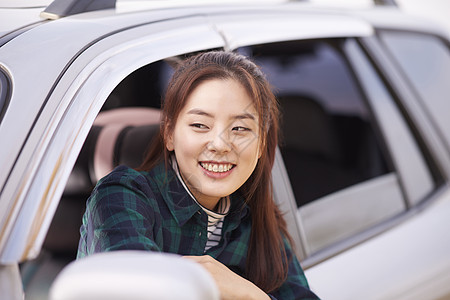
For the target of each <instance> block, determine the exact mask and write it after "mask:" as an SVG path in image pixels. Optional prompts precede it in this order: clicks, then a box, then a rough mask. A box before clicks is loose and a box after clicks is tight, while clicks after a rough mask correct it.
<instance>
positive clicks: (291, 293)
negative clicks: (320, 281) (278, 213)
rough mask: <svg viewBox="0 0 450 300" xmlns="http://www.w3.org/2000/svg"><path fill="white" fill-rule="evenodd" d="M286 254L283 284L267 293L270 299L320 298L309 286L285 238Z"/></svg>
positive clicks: (311, 299)
mask: <svg viewBox="0 0 450 300" xmlns="http://www.w3.org/2000/svg"><path fill="white" fill-rule="evenodd" d="M284 245H285V249H286V255H287V258H288V260H289V265H288V274H287V278H286V281H285V282H284V283H283V285H282V286H281V287H280V288H279V289H277V290H275V291H274V292H272V293H271V294H269V297H270V298H271V299H272V300H294V299H295V300H300V299H302V300H316V299H320V298H319V297H317V295H315V294H314V292H312V291H311V290H310V288H309V285H308V281H307V280H306V276H305V274H304V272H303V269H302V267H301V266H300V263H299V261H298V260H297V257H296V256H295V255H294V254H293V251H292V248H291V246H290V245H289V243H288V242H287V241H286V240H285V242H284Z"/></svg>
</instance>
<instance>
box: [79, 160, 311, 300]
mask: <svg viewBox="0 0 450 300" xmlns="http://www.w3.org/2000/svg"><path fill="white" fill-rule="evenodd" d="M207 222H208V218H207V215H206V213H205V212H204V211H203V210H202V209H201V208H200V206H199V205H198V204H196V203H195V202H194V200H193V199H192V198H191V197H190V196H189V195H188V193H187V191H186V190H185V189H184V188H183V186H182V184H181V182H180V181H179V180H178V178H177V176H176V174H175V172H174V171H173V170H172V169H171V168H170V167H169V169H167V170H166V168H165V166H164V164H163V163H162V164H160V165H158V166H157V167H155V168H154V169H152V170H151V171H149V172H137V171H135V170H133V169H131V168H128V167H124V166H121V167H118V168H116V169H115V170H114V171H113V172H112V173H111V174H109V175H108V176H106V177H105V178H103V179H102V180H100V181H99V183H98V184H97V186H96V187H95V189H94V191H93V192H92V195H91V197H90V198H89V199H88V201H87V209H86V213H85V214H84V216H83V224H82V226H81V229H80V233H81V238H80V243H79V247H78V256H77V257H78V258H81V257H84V256H87V255H89V254H93V253H96V252H105V251H113V250H124V249H133V250H150V251H162V252H169V253H176V254H180V255H204V254H207V255H210V256H212V257H214V258H215V259H217V260H218V261H220V262H222V263H223V264H225V265H226V266H227V267H228V268H230V269H231V270H232V271H234V272H235V273H237V274H239V275H240V276H244V274H245V265H246V263H247V249H248V245H249V240H250V231H251V217H250V210H249V208H248V206H247V205H245V204H244V202H243V201H242V199H241V198H240V197H238V196H237V195H235V194H233V195H232V196H231V208H230V212H229V214H228V215H227V216H226V217H225V219H224V224H223V230H222V238H221V240H220V243H219V244H218V245H217V246H214V247H212V248H210V249H209V250H207V251H206V252H205V245H206V241H207ZM285 246H286V250H287V254H288V256H289V258H292V259H291V260H290V264H289V272H288V278H287V280H286V281H285V283H284V284H283V285H282V286H281V287H280V288H279V289H278V290H277V291H275V292H273V293H272V294H271V295H270V296H271V297H272V299H317V297H316V296H315V295H314V294H313V293H312V292H311V291H310V290H309V288H308V283H307V281H306V278H305V275H304V273H303V270H302V268H301V267H300V264H299V262H298V261H297V259H296V258H295V256H294V257H293V256H292V251H291V248H290V246H289V245H288V244H287V243H286V244H285Z"/></svg>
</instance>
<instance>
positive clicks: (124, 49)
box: [0, 12, 224, 295]
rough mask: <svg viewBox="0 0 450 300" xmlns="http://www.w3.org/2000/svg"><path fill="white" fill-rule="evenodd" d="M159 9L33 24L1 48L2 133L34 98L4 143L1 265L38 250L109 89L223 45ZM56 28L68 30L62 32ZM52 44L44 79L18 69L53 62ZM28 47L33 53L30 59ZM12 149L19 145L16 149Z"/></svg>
mask: <svg viewBox="0 0 450 300" xmlns="http://www.w3.org/2000/svg"><path fill="white" fill-rule="evenodd" d="M165 13H166V12H165ZM165 13H162V14H155V13H152V12H150V13H149V14H148V15H145V14H142V13H141V14H136V15H130V14H125V15H120V14H117V15H115V14H114V13H113V14H112V15H110V16H108V17H105V15H104V14H100V16H97V15H95V14H92V15H91V16H90V17H87V19H83V17H79V16H75V17H69V18H65V19H62V20H59V21H54V22H51V23H49V24H48V27H42V28H39V27H38V28H37V29H35V30H36V32H34V31H33V30H32V31H29V32H27V35H26V36H21V37H19V38H17V39H15V40H13V41H12V42H10V45H8V48H3V49H2V51H4V52H5V53H8V56H4V57H3V58H4V59H3V61H2V64H3V65H4V66H6V67H5V68H7V69H8V72H9V74H12V77H13V80H12V81H13V85H12V86H13V91H12V97H11V102H10V105H9V107H8V110H7V111H6V114H5V117H4V118H3V120H2V130H4V131H2V134H3V133H5V132H7V134H9V135H10V134H12V133H11V130H12V129H13V128H14V126H17V123H16V124H14V123H13V122H12V119H13V115H14V114H15V115H17V114H18V113H19V111H20V109H19V107H17V105H18V102H22V103H28V102H27V101H30V100H33V99H35V100H34V102H32V101H31V102H30V109H29V111H28V112H26V113H27V114H35V115H30V116H29V119H30V120H28V119H26V121H25V122H23V123H22V126H23V130H22V131H20V132H19V133H16V137H15V139H11V140H14V141H15V143H16V142H17V143H16V144H17V145H16V144H14V147H11V149H9V150H11V151H10V153H9V154H8V155H9V156H10V160H11V162H10V163H8V164H5V168H9V167H10V168H11V169H10V171H9V172H4V173H2V176H3V175H5V173H6V175H5V176H6V177H5V178H3V177H2V179H5V181H4V182H5V184H4V186H3V188H2V193H1V196H0V203H1V205H2V211H1V219H0V220H1V225H2V233H1V239H0V241H1V242H0V261H1V264H2V265H3V266H6V265H16V266H17V263H19V262H23V261H26V260H29V259H33V258H35V257H36V256H37V255H38V254H39V252H40V249H41V246H42V243H43V241H44V238H45V235H46V232H47V229H48V227H49V225H50V222H51V220H52V217H53V214H54V212H55V210H56V207H57V205H58V201H59V199H60V198H61V195H62V193H63V190H64V186H65V182H66V181H67V179H68V177H69V174H70V172H71V169H72V166H73V165H74V163H75V160H76V158H77V156H78V153H79V151H80V149H81V147H82V145H83V143H84V140H85V138H86V136H87V134H88V132H89V129H90V128H91V125H92V123H93V121H94V119H95V117H96V116H97V114H98V112H99V110H100V108H101V107H102V105H103V104H104V102H105V101H106V99H107V97H108V95H109V94H110V93H111V91H112V90H113V89H114V88H115V87H116V86H117V85H118V84H119V83H120V82H121V81H122V80H123V79H124V78H125V77H127V76H128V75H129V74H130V73H132V72H133V71H136V70H138V69H139V68H141V67H142V66H144V65H147V64H149V63H151V62H154V61H156V60H161V59H164V58H167V57H173V56H177V55H180V54H184V53H189V52H194V51H199V50H204V49H212V48H222V47H223V45H224V42H223V39H222V37H221V36H220V35H219V34H218V33H217V32H216V31H214V30H213V29H212V28H211V27H210V26H209V25H208V23H207V21H206V19H205V18H203V17H195V16H194V17H186V18H183V17H181V18H178V17H179V15H180V13H179V12H178V13H175V15H171V16H170V18H169V19H168V20H165V18H164V14H165ZM89 18H90V19H89ZM91 22H97V24H98V27H93V28H91V29H90V30H89V29H87V28H88V27H89V26H91V25H92V23H91ZM98 28H100V29H98ZM46 30H48V32H46ZM61 32H66V35H65V36H64V35H63V36H61V35H60V33H61ZM80 32H85V33H84V35H83V34H81V33H80ZM86 32H87V33H86ZM57 33H58V34H59V35H56V34H57ZM52 34H55V35H52ZM48 36H54V37H55V36H58V38H53V40H52V39H50V40H49V41H48V42H47V43H45V44H42V43H38V42H37V41H38V40H39V39H43V38H44V37H48ZM30 41H36V43H35V44H33V43H32V42H30ZM69 41H70V42H69ZM87 41H89V42H87ZM85 42H86V43H85ZM21 43H28V46H29V48H27V50H26V51H25V50H23V51H19V52H15V53H13V54H10V53H9V52H7V50H8V49H15V47H17V45H20V44H21ZM64 43H68V44H69V45H66V44H64ZM83 43H85V44H83ZM58 45H60V47H61V48H65V49H64V51H62V52H61V53H63V54H62V55H61V56H59V57H58V59H57V60H56V61H57V63H55V64H53V65H51V67H50V68H49V70H48V72H44V73H45V75H44V76H43V77H41V78H40V77H39V76H38V74H39V69H40V70H41V72H42V70H43V68H44V67H45V66H44V65H39V64H34V65H33V67H31V70H28V72H25V70H23V68H24V67H25V62H27V61H30V59H32V60H34V61H37V62H40V63H42V64H45V62H46V61H48V60H51V59H52V58H51V55H52V50H53V48H52V47H53V46H54V47H58ZM174 45H176V47H174ZM77 47H78V48H77ZM60 50H61V49H60ZM30 51H34V56H32V57H31V58H30ZM54 53H60V52H59V51H55V52H54ZM21 55H22V56H24V58H23V59H21ZM64 59H66V60H64ZM52 78H53V79H52ZM44 79H45V80H44ZM51 79H52V80H51ZM30 82H36V84H38V85H39V86H38V88H37V91H38V93H35V94H33V96H34V98H31V99H30V86H29V84H30ZM27 83H28V86H27ZM15 89H17V91H16V90H15ZM31 90H32V89H31ZM39 100H40V101H41V102H39ZM37 105H41V107H38V106H37ZM33 106H35V107H37V109H33V108H32V107H33ZM22 107H23V104H22ZM16 111H17V112H16ZM22 132H23V135H22ZM2 139H3V135H2ZM16 146H17V147H16ZM14 149H17V150H16V152H15V154H14V153H13V150H14ZM14 155H16V157H13V156H14ZM2 270H3V269H2ZM17 271H18V270H17V269H15V270H14V271H12V272H8V273H7V275H6V276H7V277H10V278H13V279H12V281H14V280H16V279H17ZM2 286H3V285H2ZM6 288H7V287H3V288H2V289H6ZM9 288H12V287H8V289H9ZM1 292H2V294H5V295H6V294H12V293H14V292H11V291H6V290H4V291H3V290H2V291H1Z"/></svg>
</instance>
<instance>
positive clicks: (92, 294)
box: [50, 250, 220, 300]
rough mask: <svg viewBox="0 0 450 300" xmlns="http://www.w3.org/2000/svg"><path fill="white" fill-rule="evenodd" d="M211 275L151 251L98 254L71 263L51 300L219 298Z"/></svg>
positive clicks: (189, 263)
mask: <svg viewBox="0 0 450 300" xmlns="http://www.w3.org/2000/svg"><path fill="white" fill-rule="evenodd" d="M219 298H220V297H219V291H218V289H217V286H216V284H215V282H214V280H213V278H212V277H211V276H210V274H209V273H208V272H207V271H206V270H205V269H204V268H203V267H201V266H200V265H199V264H197V263H195V262H193V261H190V260H188V259H184V258H182V257H181V256H178V255H175V254H167V253H157V252H148V251H135V250H125V251H113V252H105V253H98V254H94V255H91V256H88V257H86V258H82V259H79V260H76V261H74V262H72V263H70V264H69V265H68V266H66V267H65V268H64V269H63V270H62V271H61V273H60V274H59V275H58V276H57V278H56V280H55V281H54V283H53V284H52V287H51V289H50V300H79V299H84V300H90V299H92V300H94V299H95V300H102V299H108V300H118V299H133V300H138V299H139V300H140V299H146V300H156V299H157V300H175V299H176V300H179V299H185V300H219Z"/></svg>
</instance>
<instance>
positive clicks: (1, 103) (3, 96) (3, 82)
mask: <svg viewBox="0 0 450 300" xmlns="http://www.w3.org/2000/svg"><path fill="white" fill-rule="evenodd" d="M11 92H12V85H11V79H10V78H9V75H8V73H7V72H6V71H5V70H4V69H3V68H2V66H1V65H0V124H1V123H2V120H3V116H4V115H5V113H6V110H7V109H8V105H9V101H10V100H11Z"/></svg>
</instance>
